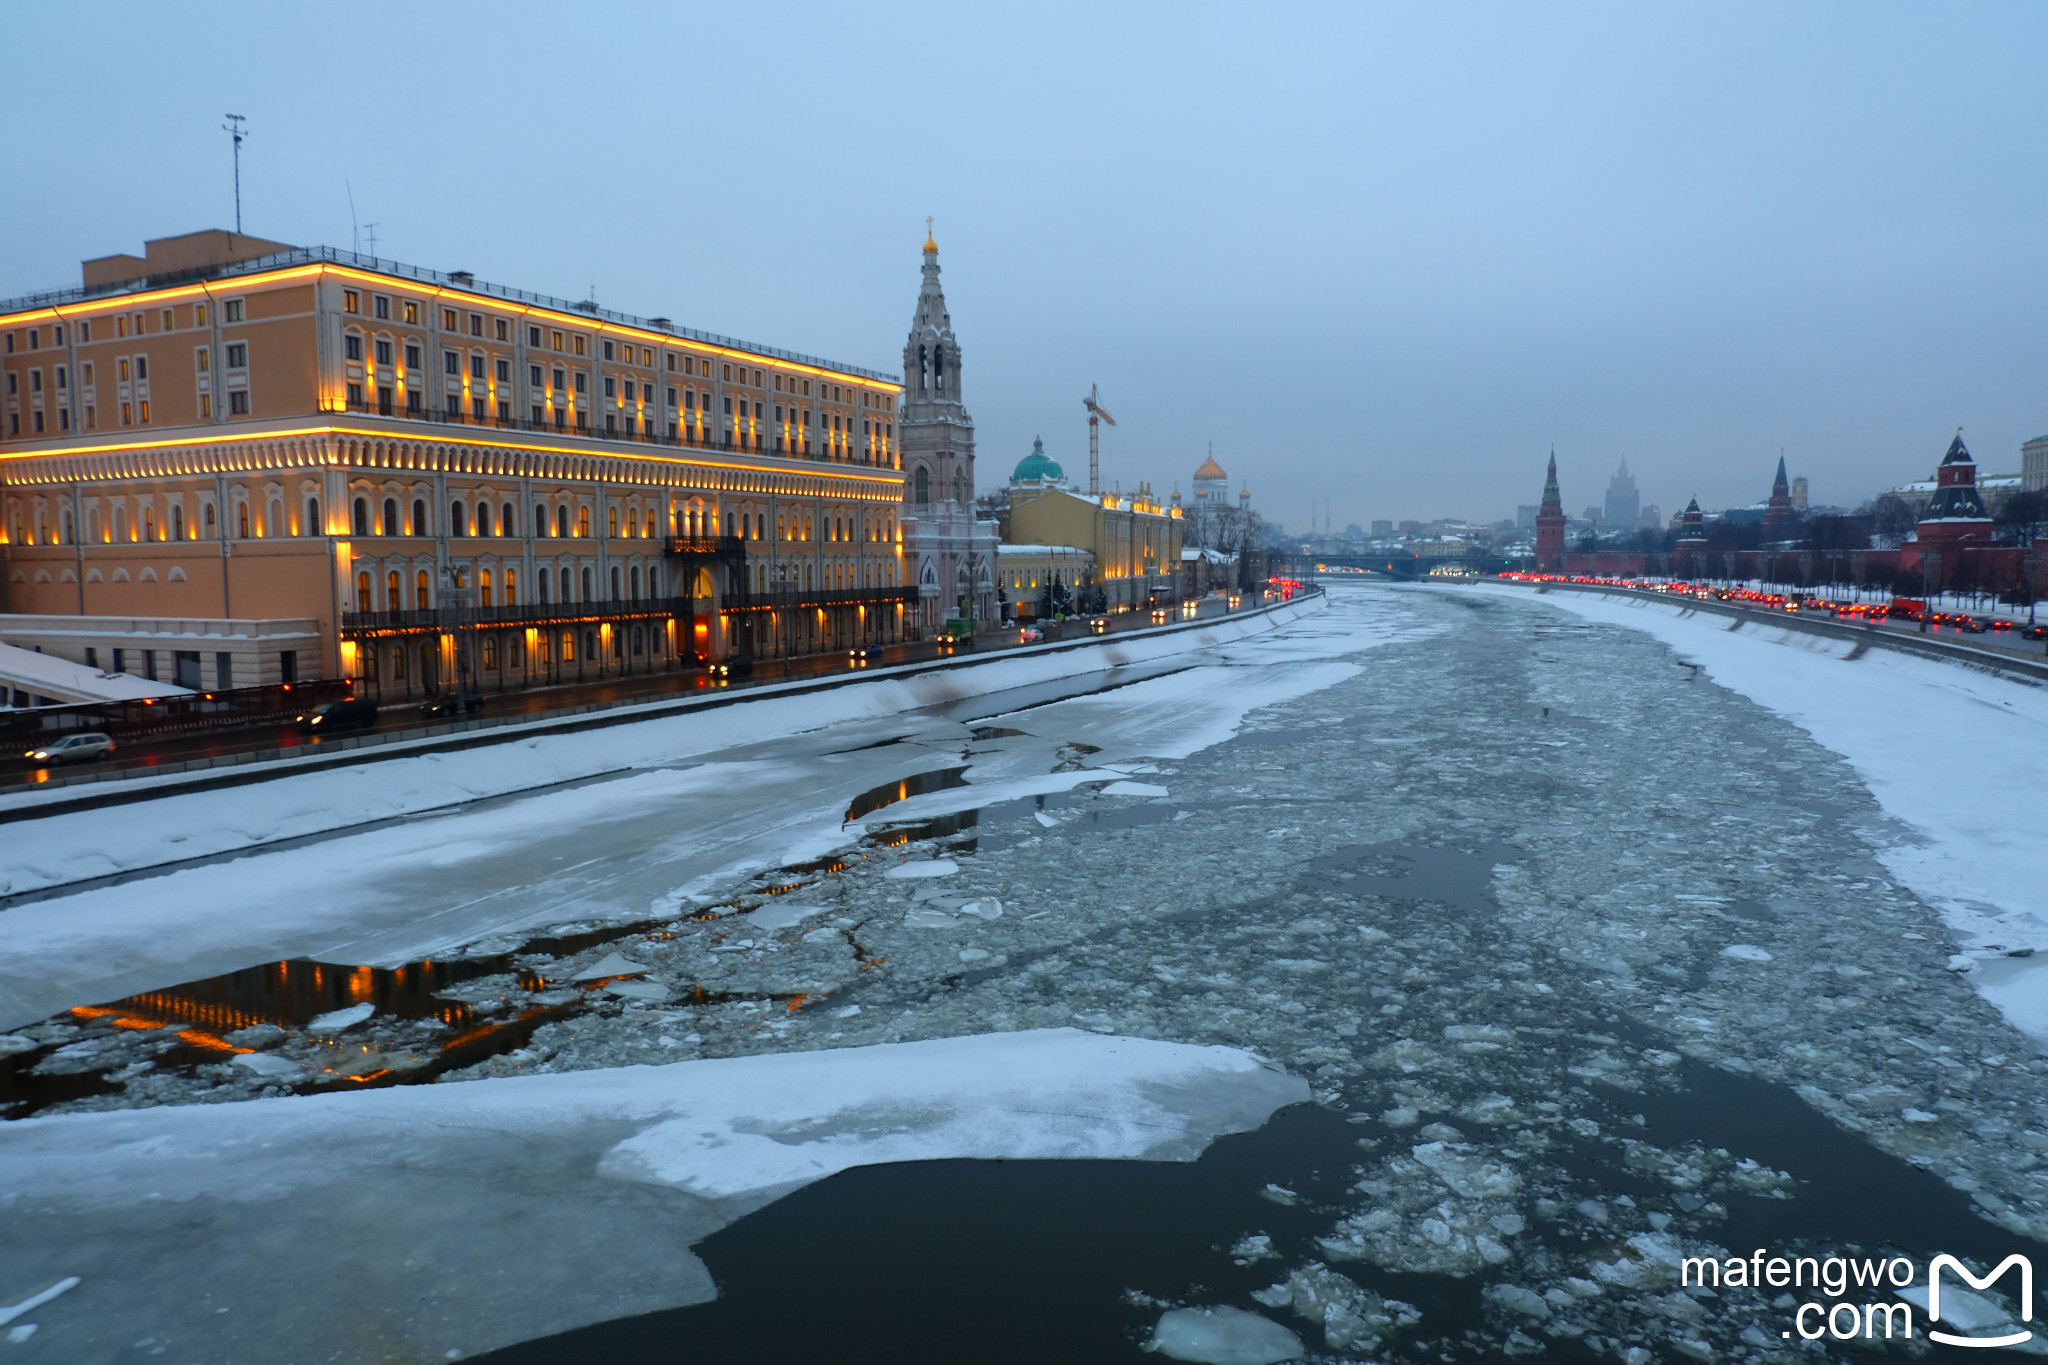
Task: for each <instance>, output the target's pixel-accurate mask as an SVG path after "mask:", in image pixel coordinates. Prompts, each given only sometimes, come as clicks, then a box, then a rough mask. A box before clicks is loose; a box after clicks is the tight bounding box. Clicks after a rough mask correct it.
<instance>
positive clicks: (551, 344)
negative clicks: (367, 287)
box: [341, 289, 887, 407]
mask: <svg viewBox="0 0 2048 1365" xmlns="http://www.w3.org/2000/svg"><path fill="white" fill-rule="evenodd" d="M394 303H395V305H396V309H395V312H394ZM341 311H342V312H344V313H347V314H351V315H355V316H362V314H363V295H362V291H361V290H357V289H344V290H342V293H341ZM369 316H370V317H372V318H374V319H376V320H378V321H384V322H389V321H397V322H403V323H406V324H409V325H411V326H415V327H417V326H419V325H420V316H421V305H420V303H419V301H418V300H415V299H397V300H394V299H393V297H392V296H391V295H388V294H372V295H371V296H370V312H369ZM465 321H466V322H467V331H468V334H469V335H470V336H473V337H483V336H489V337H490V338H491V339H492V340H495V341H506V342H509V341H510V340H511V339H512V323H511V320H510V319H509V318H498V317H488V316H486V315H485V314H483V313H478V312H467V311H465V310H458V309H455V308H446V307H444V308H442V309H441V330H442V331H443V332H448V333H453V334H456V335H460V334H461V333H462V332H463V330H464V327H463V324H464V322H465ZM526 344H527V346H528V347H529V348H530V349H533V350H543V349H545V350H552V351H557V352H565V353H569V354H574V355H587V354H589V346H590V338H589V337H587V336H585V335H584V334H583V333H580V332H575V331H564V330H563V329H562V328H559V327H543V326H541V325H540V324H538V323H529V324H527V328H526ZM636 351H637V352H638V362H637V363H638V364H639V366H640V367H641V368H642V369H648V370H651V369H653V368H654V348H653V347H652V346H638V347H636V346H635V345H634V344H633V343H631V342H623V341H616V340H613V339H611V338H605V339H604V340H603V341H602V342H601V344H600V352H601V354H602V355H603V357H604V358H605V359H606V360H610V361H615V362H617V363H620V364H626V365H631V364H634V363H635V352H636ZM662 355H663V357H664V364H665V365H666V367H667V369H668V371H669V373H671V374H678V373H680V374H694V375H700V376H702V377H703V378H706V379H709V378H710V377H711V360H710V358H709V357H707V356H693V355H687V354H684V353H682V352H678V351H668V350H664V351H663V352H662ZM357 358H359V357H353V356H352V357H351V359H357ZM719 365H720V375H719V377H720V378H721V379H722V380H724V381H725V382H726V383H728V384H731V383H739V384H749V383H750V384H752V385H753V387H755V388H760V389H766V388H768V387H769V386H770V384H771V383H772V384H773V387H774V390H775V391H776V392H777V393H794V394H800V395H801V396H803V397H809V396H810V395H811V382H812V381H811V380H809V379H807V378H803V377H801V376H798V375H784V374H776V375H774V376H773V378H772V380H771V378H770V376H769V374H768V372H767V371H766V370H762V369H756V368H754V367H752V366H748V365H745V364H739V365H735V364H734V363H732V362H731V361H721V362H719ZM852 392H853V390H852V386H850V385H844V384H830V383H825V382H823V381H820V382H819V384H818V394H819V396H820V397H822V398H826V399H828V400H829V401H831V402H835V403H851V402H853V401H854V399H853V397H852ZM859 401H860V403H861V405H862V406H863V407H874V406H877V405H881V404H886V402H887V399H886V396H885V395H882V394H878V393H874V392H872V391H869V390H862V391H861V393H860V399H859Z"/></svg>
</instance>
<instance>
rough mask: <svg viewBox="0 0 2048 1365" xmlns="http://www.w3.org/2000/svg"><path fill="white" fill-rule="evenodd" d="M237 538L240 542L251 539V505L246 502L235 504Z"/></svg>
mask: <svg viewBox="0 0 2048 1365" xmlns="http://www.w3.org/2000/svg"><path fill="white" fill-rule="evenodd" d="M235 537H236V538H237V539H238V540H247V539H248V538H249V504H248V503H246V502H238V503H236V504H235Z"/></svg>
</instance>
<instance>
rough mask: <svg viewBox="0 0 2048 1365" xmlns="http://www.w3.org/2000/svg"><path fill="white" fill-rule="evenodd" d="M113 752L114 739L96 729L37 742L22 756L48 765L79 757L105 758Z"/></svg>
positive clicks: (36, 762) (35, 762)
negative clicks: (42, 742)
mask: <svg viewBox="0 0 2048 1365" xmlns="http://www.w3.org/2000/svg"><path fill="white" fill-rule="evenodd" d="M113 752H114V741H113V740H112V739H111V738H110V737H108V736H106V735H103V734H100V733H99V732H97V731H88V732H87V733H85V734H80V735H65V736H64V737H63V738H61V739H53V740H51V741H50V742H49V743H48V744H39V745H37V746H36V747H35V748H33V749H30V750H29V751H28V752H27V753H26V754H25V755H23V757H25V758H27V759H28V761H29V762H31V763H34V764H37V765H39V766H43V767H48V766H50V765H52V764H57V763H69V762H71V761H72V760H73V759H79V758H105V757H106V756H107V755H109V754H111V753H113Z"/></svg>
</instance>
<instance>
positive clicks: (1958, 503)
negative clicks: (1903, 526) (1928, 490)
mask: <svg viewBox="0 0 2048 1365" xmlns="http://www.w3.org/2000/svg"><path fill="white" fill-rule="evenodd" d="M1934 485H1935V487H1934V496H1933V497H1932V498H1930V499H1928V502H1927V510H1926V511H1925V512H1922V513H1921V514H1920V522H1919V525H1918V526H1917V527H1916V528H1915V530H1916V532H1917V533H1918V539H1919V542H1920V544H1922V545H1924V546H1928V547H1929V548H1939V547H1941V546H1943V545H1950V544H1954V543H1956V542H1958V541H1977V542H1980V543H1981V542H1988V541H1990V539H1991V531H1992V526H1991V514H1990V513H1989V512H1987V511H1985V510H1984V495H1983V493H1982V492H1980V491H1979V490H1978V488H1977V461H1976V460H1975V458H1973V457H1972V456H1971V454H1970V450H1969V447H1968V446H1965V445H1964V444H1963V429H1962V428H1961V427H1957V428H1956V438H1955V439H1954V440H1953V441H1950V442H1949V443H1948V454H1946V455H1944V456H1942V457H1941V464H1940V465H1939V466H1937V467H1936V469H1935V471H1934Z"/></svg>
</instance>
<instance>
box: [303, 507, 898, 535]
mask: <svg viewBox="0 0 2048 1365" xmlns="http://www.w3.org/2000/svg"><path fill="white" fill-rule="evenodd" d="M373 511H374V512H375V513H377V514H378V515H376V516H374V518H373ZM410 511H411V516H410V518H409V519H407V518H404V517H402V516H401V505H400V501H399V499H397V498H385V499H383V501H382V503H381V504H379V505H378V506H377V507H375V508H374V509H373V507H372V503H371V500H370V499H369V498H362V497H359V498H357V499H355V501H354V503H353V504H352V505H351V507H350V518H349V526H350V529H351V531H352V532H353V533H354V534H355V535H357V536H362V537H368V536H372V535H378V536H431V535H434V534H435V531H434V526H433V522H432V520H431V518H430V515H429V513H428V510H427V501H426V499H424V498H414V499H413V500H412V507H411V509H410ZM472 514H473V516H474V519H473V520H472ZM735 516H737V517H738V520H737V521H735V520H734V518H735ZM306 518H307V524H308V525H310V526H317V525H319V524H320V523H319V503H318V502H317V500H316V501H309V502H308V504H307V513H306ZM707 520H708V514H707V511H706V509H703V508H699V507H686V508H677V509H674V510H672V511H671V512H670V514H669V518H668V521H669V526H668V530H667V532H666V534H669V535H676V536H703V535H709V534H712V533H713V529H714V528H711V527H708V526H707ZM659 527H660V518H659V515H658V514H657V513H656V512H655V511H654V510H653V509H651V508H650V509H647V510H645V511H642V512H634V511H632V510H622V509H620V508H617V507H614V508H611V509H610V510H609V512H608V513H607V526H606V531H607V533H608V534H609V535H610V536H611V538H612V539H615V540H618V539H626V540H630V539H634V538H636V537H637V538H640V539H645V540H652V539H654V538H656V537H657V536H659V535H661V534H663V532H662V531H661V530H660V529H659ZM821 529H822V531H823V534H824V538H825V540H826V541H827V542H828V543H829V542H846V541H852V540H855V539H861V540H865V541H866V542H867V543H869V544H876V543H887V542H889V541H891V540H893V539H894V537H895V522H894V521H893V519H891V518H889V517H886V516H883V517H878V518H876V519H875V520H873V521H871V522H869V523H868V524H867V526H866V527H865V528H863V527H862V526H861V525H860V523H859V521H858V519H856V518H853V517H848V516H836V515H835V516H830V517H826V518H824V523H823V526H822V528H821V527H820V525H819V521H818V518H817V516H816V515H815V514H806V515H803V516H790V515H785V516H780V517H777V518H776V519H775V538H776V539H777V540H788V541H809V540H815V539H817V537H818V534H819V532H820V530H821ZM448 531H449V534H450V535H451V536H456V537H468V536H472V535H474V536H478V537H504V536H518V535H519V534H520V527H519V524H518V515H517V513H516V512H515V510H514V508H513V505H512V504H511V503H509V502H508V503H505V504H503V506H502V507H498V508H493V507H492V506H491V505H490V504H489V503H482V502H480V503H477V504H475V505H474V506H473V507H472V506H471V505H469V504H466V503H465V502H463V501H462V500H460V499H457V500H454V501H451V502H450V503H449V504H448ZM767 533H768V517H767V514H766V513H762V514H760V515H758V516H757V515H755V514H754V513H752V512H740V513H732V512H728V513H726V516H725V534H727V535H729V536H730V535H738V536H740V537H742V538H744V539H748V540H760V539H763V538H764V537H765V536H766V535H767ZM533 535H534V538H535V539H537V540H545V539H564V540H566V539H571V538H574V539H587V538H588V537H589V536H590V509H589V508H588V507H579V508H577V509H576V511H575V520H574V523H573V526H572V523H571V520H570V509H569V508H568V507H567V506H558V507H556V508H555V509H554V510H553V511H552V512H550V511H549V509H548V507H547V505H546V504H544V503H536V504H534V508H533Z"/></svg>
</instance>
